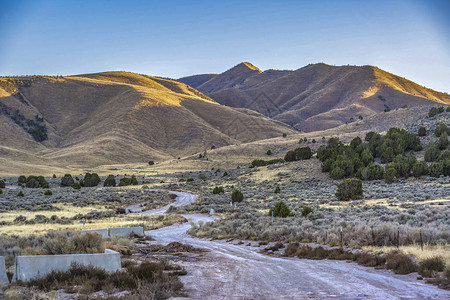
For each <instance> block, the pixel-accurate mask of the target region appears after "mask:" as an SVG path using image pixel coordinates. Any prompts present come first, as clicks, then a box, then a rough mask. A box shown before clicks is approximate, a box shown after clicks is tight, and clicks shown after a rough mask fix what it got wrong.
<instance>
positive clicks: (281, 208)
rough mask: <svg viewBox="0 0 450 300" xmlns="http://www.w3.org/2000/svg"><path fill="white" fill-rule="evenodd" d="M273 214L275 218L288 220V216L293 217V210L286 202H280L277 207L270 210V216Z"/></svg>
mask: <svg viewBox="0 0 450 300" xmlns="http://www.w3.org/2000/svg"><path fill="white" fill-rule="evenodd" d="M272 212H273V216H274V217H280V218H286V217H288V216H292V213H291V210H290V209H289V207H287V205H286V203H284V201H278V202H277V203H275V207H273V208H271V209H270V210H269V216H271V215H272Z"/></svg>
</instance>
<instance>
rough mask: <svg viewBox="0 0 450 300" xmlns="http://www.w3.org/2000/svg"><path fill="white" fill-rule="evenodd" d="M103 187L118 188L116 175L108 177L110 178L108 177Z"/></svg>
mask: <svg viewBox="0 0 450 300" xmlns="http://www.w3.org/2000/svg"><path fill="white" fill-rule="evenodd" d="M103 186H110V187H111V186H112V187H114V186H116V178H115V177H114V175H108V177H106V179H105V182H104V183H103Z"/></svg>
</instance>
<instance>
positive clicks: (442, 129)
mask: <svg viewBox="0 0 450 300" xmlns="http://www.w3.org/2000/svg"><path fill="white" fill-rule="evenodd" d="M444 132H446V133H447V134H450V128H448V127H447V125H445V124H439V125H438V126H436V129H435V130H434V134H435V135H436V136H437V137H440V136H441V134H443V133H444Z"/></svg>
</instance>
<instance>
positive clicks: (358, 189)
mask: <svg viewBox="0 0 450 300" xmlns="http://www.w3.org/2000/svg"><path fill="white" fill-rule="evenodd" d="M362 196H363V188H362V181H361V180H360V179H347V180H344V181H343V182H341V183H340V184H339V185H338V187H337V192H336V197H337V198H338V200H339V201H349V200H356V199H360V198H362Z"/></svg>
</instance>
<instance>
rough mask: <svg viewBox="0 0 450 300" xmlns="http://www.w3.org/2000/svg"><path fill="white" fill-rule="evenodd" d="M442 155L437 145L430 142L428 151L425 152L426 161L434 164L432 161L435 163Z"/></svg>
mask: <svg viewBox="0 0 450 300" xmlns="http://www.w3.org/2000/svg"><path fill="white" fill-rule="evenodd" d="M440 154H441V151H439V148H438V146H437V145H436V144H435V143H433V142H430V143H429V144H428V147H427V149H426V150H425V155H424V159H425V161H427V162H432V161H435V160H436V159H438V157H439V155H440Z"/></svg>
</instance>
